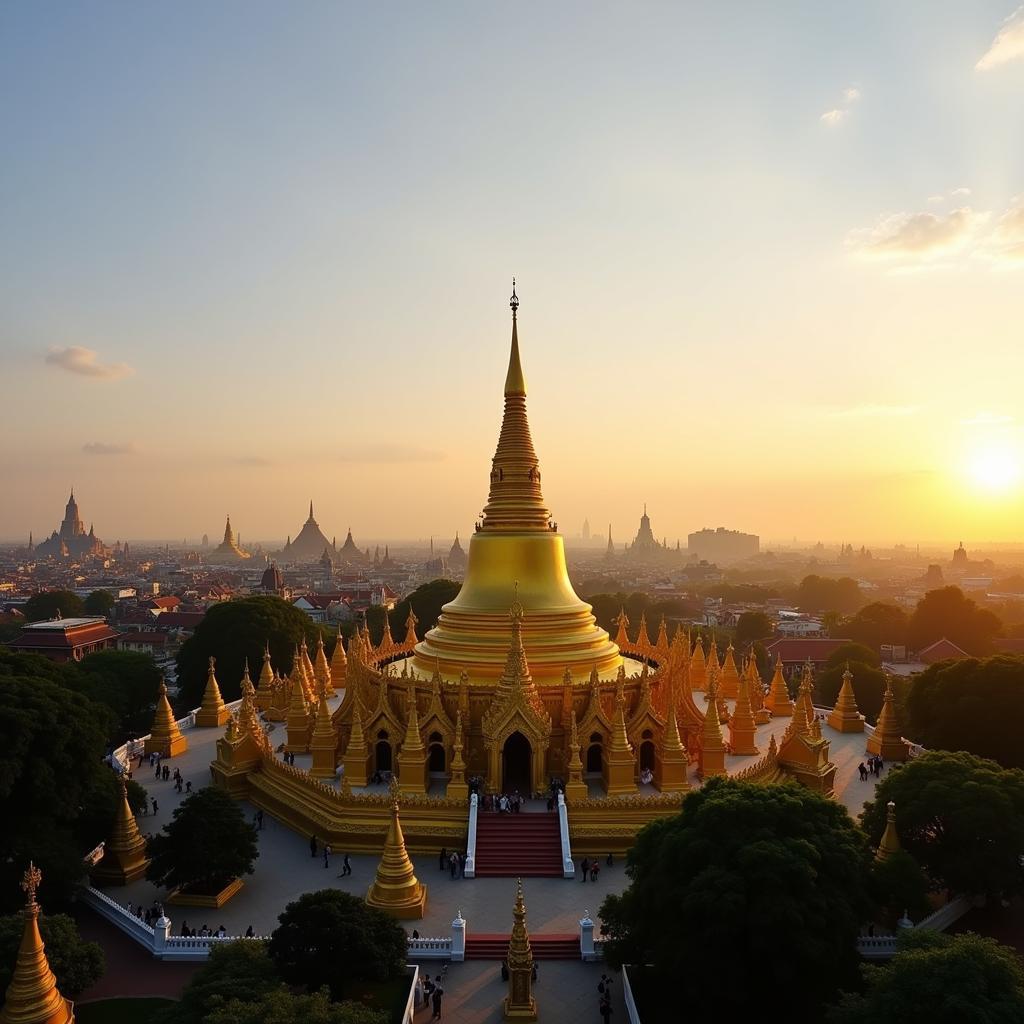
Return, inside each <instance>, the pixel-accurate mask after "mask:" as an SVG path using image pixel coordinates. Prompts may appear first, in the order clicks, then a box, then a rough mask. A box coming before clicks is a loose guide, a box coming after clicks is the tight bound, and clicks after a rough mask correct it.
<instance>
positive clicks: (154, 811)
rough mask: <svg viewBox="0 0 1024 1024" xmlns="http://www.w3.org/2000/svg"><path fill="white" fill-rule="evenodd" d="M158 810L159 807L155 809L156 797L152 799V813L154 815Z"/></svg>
mask: <svg viewBox="0 0 1024 1024" xmlns="http://www.w3.org/2000/svg"><path fill="white" fill-rule="evenodd" d="M159 809H160V808H159V807H157V803H156V797H153V813H154V814H156V812H157V811H158V810H159Z"/></svg>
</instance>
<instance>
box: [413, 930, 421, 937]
mask: <svg viewBox="0 0 1024 1024" xmlns="http://www.w3.org/2000/svg"><path fill="white" fill-rule="evenodd" d="M412 937H413V938H414V939H418V938H419V937H420V932H419V929H418V928H413V930H412Z"/></svg>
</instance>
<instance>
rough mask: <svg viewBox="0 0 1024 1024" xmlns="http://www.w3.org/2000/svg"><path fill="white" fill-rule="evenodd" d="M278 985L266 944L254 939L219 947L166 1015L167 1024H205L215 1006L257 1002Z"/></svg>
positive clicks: (279, 981) (211, 952)
mask: <svg viewBox="0 0 1024 1024" xmlns="http://www.w3.org/2000/svg"><path fill="white" fill-rule="evenodd" d="M280 983H281V979H280V978H278V976H277V971H276V969H275V967H274V964H273V962H272V961H271V959H270V957H269V956H268V955H267V944H266V943H265V942H259V941H257V940H255V939H244V940H239V941H238V942H226V943H224V944H222V945H221V944H218V945H216V946H213V947H212V948H211V949H210V958H209V960H207V961H206V963H205V964H203V966H202V967H200V968H199V970H198V971H197V972H196V973H195V975H194V976H193V977H192V980H191V981H190V982H189V983H188V984H187V985H186V986H185V988H184V989H183V990H182V993H181V1001H180V1002H179V1003H177V1004H176V1005H175V1006H174V1008H173V1010H171V1011H168V1013H167V1014H166V1017H167V1024H204V1022H205V1021H206V1020H207V1019H208V1016H207V1015H208V1014H209V1013H211V1012H212V1011H213V1010H214V1009H215V1008H217V1007H223V1006H225V1005H230V1004H232V1003H236V1002H250V1001H252V1002H258V1001H259V1000H260V999H261V998H262V997H263V996H264V995H265V994H266V993H268V992H269V991H271V989H273V988H275V987H276V986H277V985H279V984H280Z"/></svg>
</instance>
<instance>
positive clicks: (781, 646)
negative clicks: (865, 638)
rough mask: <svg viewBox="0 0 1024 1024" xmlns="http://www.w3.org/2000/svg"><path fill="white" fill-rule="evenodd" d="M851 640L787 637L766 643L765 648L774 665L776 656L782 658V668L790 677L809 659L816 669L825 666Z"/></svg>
mask: <svg viewBox="0 0 1024 1024" xmlns="http://www.w3.org/2000/svg"><path fill="white" fill-rule="evenodd" d="M851 642H852V641H850V640H849V639H845V640H840V639H824V638H821V639H813V640H812V639H805V638H799V639H798V638H795V637H794V638H789V637H786V638H784V639H782V640H772V641H771V642H770V643H767V644H765V650H766V651H767V652H768V657H769V658H771V660H772V664H773V665H774V664H775V659H776V658H781V659H782V668H783V671H784V672H785V674H786V676H787V677H788V676H789V675H790V674H791V673H793V672H796V671H798V670H800V669H801V668H802V667H803V665H804V664H805V663H806V662H808V661H809V662H810V663H811V667H812V668H814V669H816V670H817V669H822V668H824V667H825V662H827V661H828V659H829V658H831V657H832V655H833V654H834V653H835V652H836V651H837V650H838V649H839V648H840V647H842V646H843V644H848V643H851Z"/></svg>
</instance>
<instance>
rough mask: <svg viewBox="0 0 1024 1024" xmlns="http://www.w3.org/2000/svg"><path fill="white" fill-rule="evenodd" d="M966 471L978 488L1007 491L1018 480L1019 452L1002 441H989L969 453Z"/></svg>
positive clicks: (996, 491) (990, 490)
mask: <svg viewBox="0 0 1024 1024" xmlns="http://www.w3.org/2000/svg"><path fill="white" fill-rule="evenodd" d="M967 472H968V475H969V476H970V478H971V480H972V482H973V483H974V485H975V487H977V488H979V489H980V490H984V491H989V492H992V493H999V492H1002V491H1008V490H1010V489H1011V488H1012V487H1014V486H1015V485H1016V484H1017V483H1018V481H1019V480H1020V476H1021V458H1020V453H1019V452H1018V451H1017V450H1015V449H1014V448H1013V447H1012V446H1011V445H1009V444H1006V443H1004V442H989V443H987V444H985V445H984V446H982V447H979V448H977V449H976V450H975V451H974V452H972V453H971V455H970V457H969V460H968V464H967Z"/></svg>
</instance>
